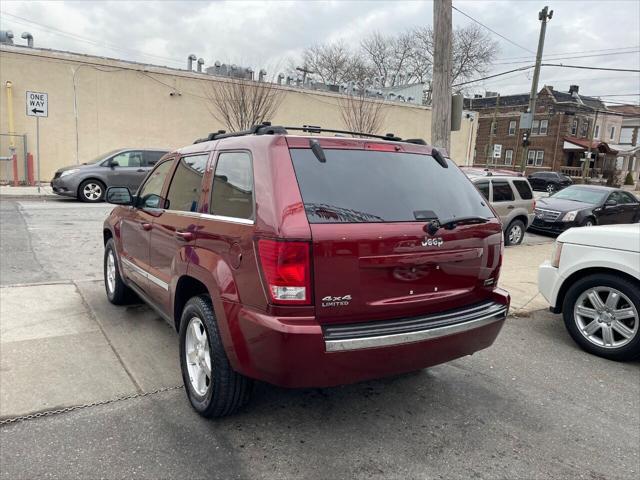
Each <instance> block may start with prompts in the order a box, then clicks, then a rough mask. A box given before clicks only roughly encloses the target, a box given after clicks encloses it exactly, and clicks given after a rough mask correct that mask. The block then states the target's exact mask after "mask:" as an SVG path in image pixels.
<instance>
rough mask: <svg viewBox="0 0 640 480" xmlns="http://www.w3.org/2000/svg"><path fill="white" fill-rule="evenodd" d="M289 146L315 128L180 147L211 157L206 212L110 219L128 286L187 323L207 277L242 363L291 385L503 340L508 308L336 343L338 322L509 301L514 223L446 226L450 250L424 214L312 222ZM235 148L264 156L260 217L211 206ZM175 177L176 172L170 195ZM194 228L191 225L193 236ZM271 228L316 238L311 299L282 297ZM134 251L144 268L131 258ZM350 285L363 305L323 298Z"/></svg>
mask: <svg viewBox="0 0 640 480" xmlns="http://www.w3.org/2000/svg"><path fill="white" fill-rule="evenodd" d="M313 138H314V139H317V140H318V141H319V142H320V144H321V146H322V147H323V148H326V149H351V150H353V149H357V150H366V149H372V148H373V149H375V148H389V146H392V148H393V150H394V151H398V152H404V153H419V154H423V155H428V154H430V153H431V148H430V147H427V146H422V145H415V144H409V143H397V142H385V141H379V142H376V141H371V140H361V139H351V138H332V137H313ZM378 145H382V147H377V146H378ZM290 148H309V138H308V137H297V136H284V135H256V136H245V137H232V138H225V139H224V140H217V141H212V142H208V143H201V144H196V145H192V146H189V147H186V148H184V149H182V150H180V151H178V152H176V153H174V154H171V155H170V156H169V157H171V158H174V160H173V161H175V160H176V159H178V158H179V157H180V155H187V154H194V153H202V152H205V153H208V154H209V155H210V157H209V163H208V165H207V168H206V171H205V173H204V177H203V187H202V192H201V198H200V202H199V205H200V207H199V209H198V212H193V213H192V212H173V211H171V210H160V211H153V212H150V211H146V210H141V209H137V208H134V207H129V206H127V207H124V206H120V207H116V208H115V209H114V210H113V211H112V212H111V214H110V216H109V217H108V218H107V220H106V221H105V227H104V229H105V239H106V238H107V237H113V238H114V239H115V244H116V249H117V253H118V262H119V267H120V269H119V270H120V272H122V276H123V279H124V280H125V282H127V283H128V284H130V285H133V286H135V287H136V289H137V291H139V292H140V291H141V293H143V294H144V297H146V298H145V300H147V301H148V302H149V303H150V304H151V305H152V306H154V307H155V308H156V309H157V310H158V311H159V312H160V313H162V314H163V316H164V317H165V318H166V319H168V320H173V321H174V323H175V320H176V318H175V317H177V319H179V315H180V312H176V311H175V310H176V303H175V302H176V298H177V292H178V290H179V288H180V285H181V284H182V281H183V280H184V279H185V278H189V279H194V280H196V281H198V282H199V283H200V284H202V285H204V286H205V287H206V290H207V291H208V293H209V294H210V296H211V298H212V303H213V306H214V311H215V313H216V316H217V321H218V326H219V330H220V334H221V337H222V342H223V345H224V347H225V351H226V353H227V356H228V358H229V361H230V363H231V365H232V367H233V368H234V369H235V370H236V371H238V372H240V373H242V374H244V375H246V376H248V377H251V378H255V379H259V380H264V381H267V382H270V383H273V384H276V385H280V386H285V387H311V386H316V387H323V386H331V385H338V384H343V383H351V382H356V381H361V380H366V379H371V378H376V377H382V376H386V375H394V374H399V373H402V372H407V371H412V370H417V369H421V368H424V367H427V366H430V365H435V364H438V363H442V362H446V361H449V360H452V359H455V358H458V357H461V356H464V355H469V354H472V353H474V352H476V351H478V350H480V349H483V348H486V347H488V346H489V345H491V343H493V341H494V340H495V338H496V336H497V335H498V332H499V331H500V328H501V327H502V324H503V320H504V318H502V319H500V320H499V321H495V322H493V323H491V324H488V325H485V326H481V327H479V328H474V329H473V330H470V331H468V332H463V333H457V334H452V335H447V336H443V337H441V338H436V339H427V340H423V341H416V342H410V343H404V344H401V345H394V346H384V347H378V348H365V349H359V350H352V351H344V352H330V351H327V348H326V345H325V338H324V332H323V328H324V326H326V325H340V324H345V323H349V324H353V323H358V322H362V323H363V324H368V322H376V321H379V320H393V319H396V318H397V319H402V318H407V317H413V316H419V315H428V314H433V313H438V312H443V311H447V310H451V309H455V308H459V307H463V306H465V305H472V304H476V303H478V302H482V301H486V300H491V301H493V302H496V303H498V304H501V305H504V306H506V307H507V308H508V305H509V296H508V294H507V293H506V292H504V291H503V290H500V289H498V288H497V287H496V283H497V278H498V275H499V271H500V266H501V259H502V250H501V249H502V242H501V238H502V236H501V235H502V233H501V227H500V223H499V220H497V218H494V219H491V221H489V222H487V223H484V224H480V225H466V226H459V227H458V228H456V229H455V230H450V231H442V232H441V233H439V236H440V237H442V239H443V240H444V242H446V245H447V247H446V249H441V250H428V249H425V248H424V247H423V246H421V240H422V239H423V238H424V237H425V233H424V231H423V227H424V223H425V222H404V223H331V224H310V223H309V221H308V219H307V215H306V213H305V208H304V204H303V199H302V196H301V193H300V189H299V187H298V182H297V179H296V173H295V171H294V168H293V165H292V159H291V154H290V151H289V149H290ZM222 151H224V152H228V151H242V152H248V153H249V154H250V155H251V158H252V164H253V179H254V196H255V207H254V208H255V215H254V217H255V219H254V220H253V221H245V222H234V221H229V220H225V219H220V218H214V217H213V216H211V215H209V214H208V212H209V211H210V205H209V199H210V197H211V186H212V182H213V172H214V169H215V165H216V158H217V155H218V154H219V153H220V152H222ZM165 158H168V157H165ZM176 164H177V162H176ZM175 168H176V166H175V165H174V166H173V169H175ZM452 168H457V167H452ZM170 180H171V174H170V175H168V177H167V180H166V182H165V185H164V188H163V195H166V191H167V189H168V184H169V182H170ZM145 224H147V225H148V224H151V229H150V230H146V229H145V226H144V225H145ZM185 232H186V233H187V234H188V235H187V236H186V237H184V236H181V235H182V234H183V233H185ZM260 238H266V239H279V240H289V241H291V240H295V241H303V242H309V244H310V248H311V265H310V267H311V272H312V288H311V289H312V298H311V302H310V304H309V305H276V304H273V303H272V302H271V301H270V297H269V292H268V291H267V290H266V287H265V280H264V275H263V272H262V270H261V263H260V258H259V255H258V253H257V243H256V242H257V241H258V239H260ZM123 239H125V241H124V242H123ZM123 261H124V262H127V263H133V265H134V266H135V267H131V266H130V265H129V266H128V267H127V268H123ZM136 267H137V268H136ZM145 272H146V275H145ZM487 282H489V283H487ZM435 285H437V288H436V287H435ZM187 293H188V292H187ZM183 294H184V292H183ZM344 294H348V295H350V296H351V298H352V299H353V301H352V303H351V304H349V305H346V306H338V307H337V308H325V307H323V306H322V302H323V298H325V297H329V296H335V295H338V296H340V295H344ZM505 315H506V313H505ZM175 324H176V326H177V323H175Z"/></svg>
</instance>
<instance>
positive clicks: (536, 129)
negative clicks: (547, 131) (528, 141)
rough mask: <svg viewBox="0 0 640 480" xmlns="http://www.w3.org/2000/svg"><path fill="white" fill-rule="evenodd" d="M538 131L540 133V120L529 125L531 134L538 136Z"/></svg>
mask: <svg viewBox="0 0 640 480" xmlns="http://www.w3.org/2000/svg"><path fill="white" fill-rule="evenodd" d="M539 131H540V120H534V121H533V123H532V125H531V134H532V135H538V132H539Z"/></svg>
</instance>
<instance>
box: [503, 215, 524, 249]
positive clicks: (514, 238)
mask: <svg viewBox="0 0 640 480" xmlns="http://www.w3.org/2000/svg"><path fill="white" fill-rule="evenodd" d="M524 231H525V226H524V222H523V221H522V220H517V219H516V220H512V221H511V223H510V224H509V226H508V227H507V230H506V231H505V232H504V244H505V245H507V246H508V245H520V244H521V243H522V240H524Z"/></svg>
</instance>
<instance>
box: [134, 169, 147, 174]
mask: <svg viewBox="0 0 640 480" xmlns="http://www.w3.org/2000/svg"><path fill="white" fill-rule="evenodd" d="M136 172H138V173H144V172H146V170H145V169H144V168H139V169H138V170H136Z"/></svg>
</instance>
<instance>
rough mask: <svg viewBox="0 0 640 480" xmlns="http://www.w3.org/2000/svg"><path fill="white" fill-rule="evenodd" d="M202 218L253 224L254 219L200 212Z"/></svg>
mask: <svg viewBox="0 0 640 480" xmlns="http://www.w3.org/2000/svg"><path fill="white" fill-rule="evenodd" d="M200 215H201V216H202V218H208V219H210V220H218V221H220V222H229V223H239V224H242V225H255V223H256V221H255V220H252V219H250V218H238V217H225V216H224V215H213V214H211V213H201V214H200Z"/></svg>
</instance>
